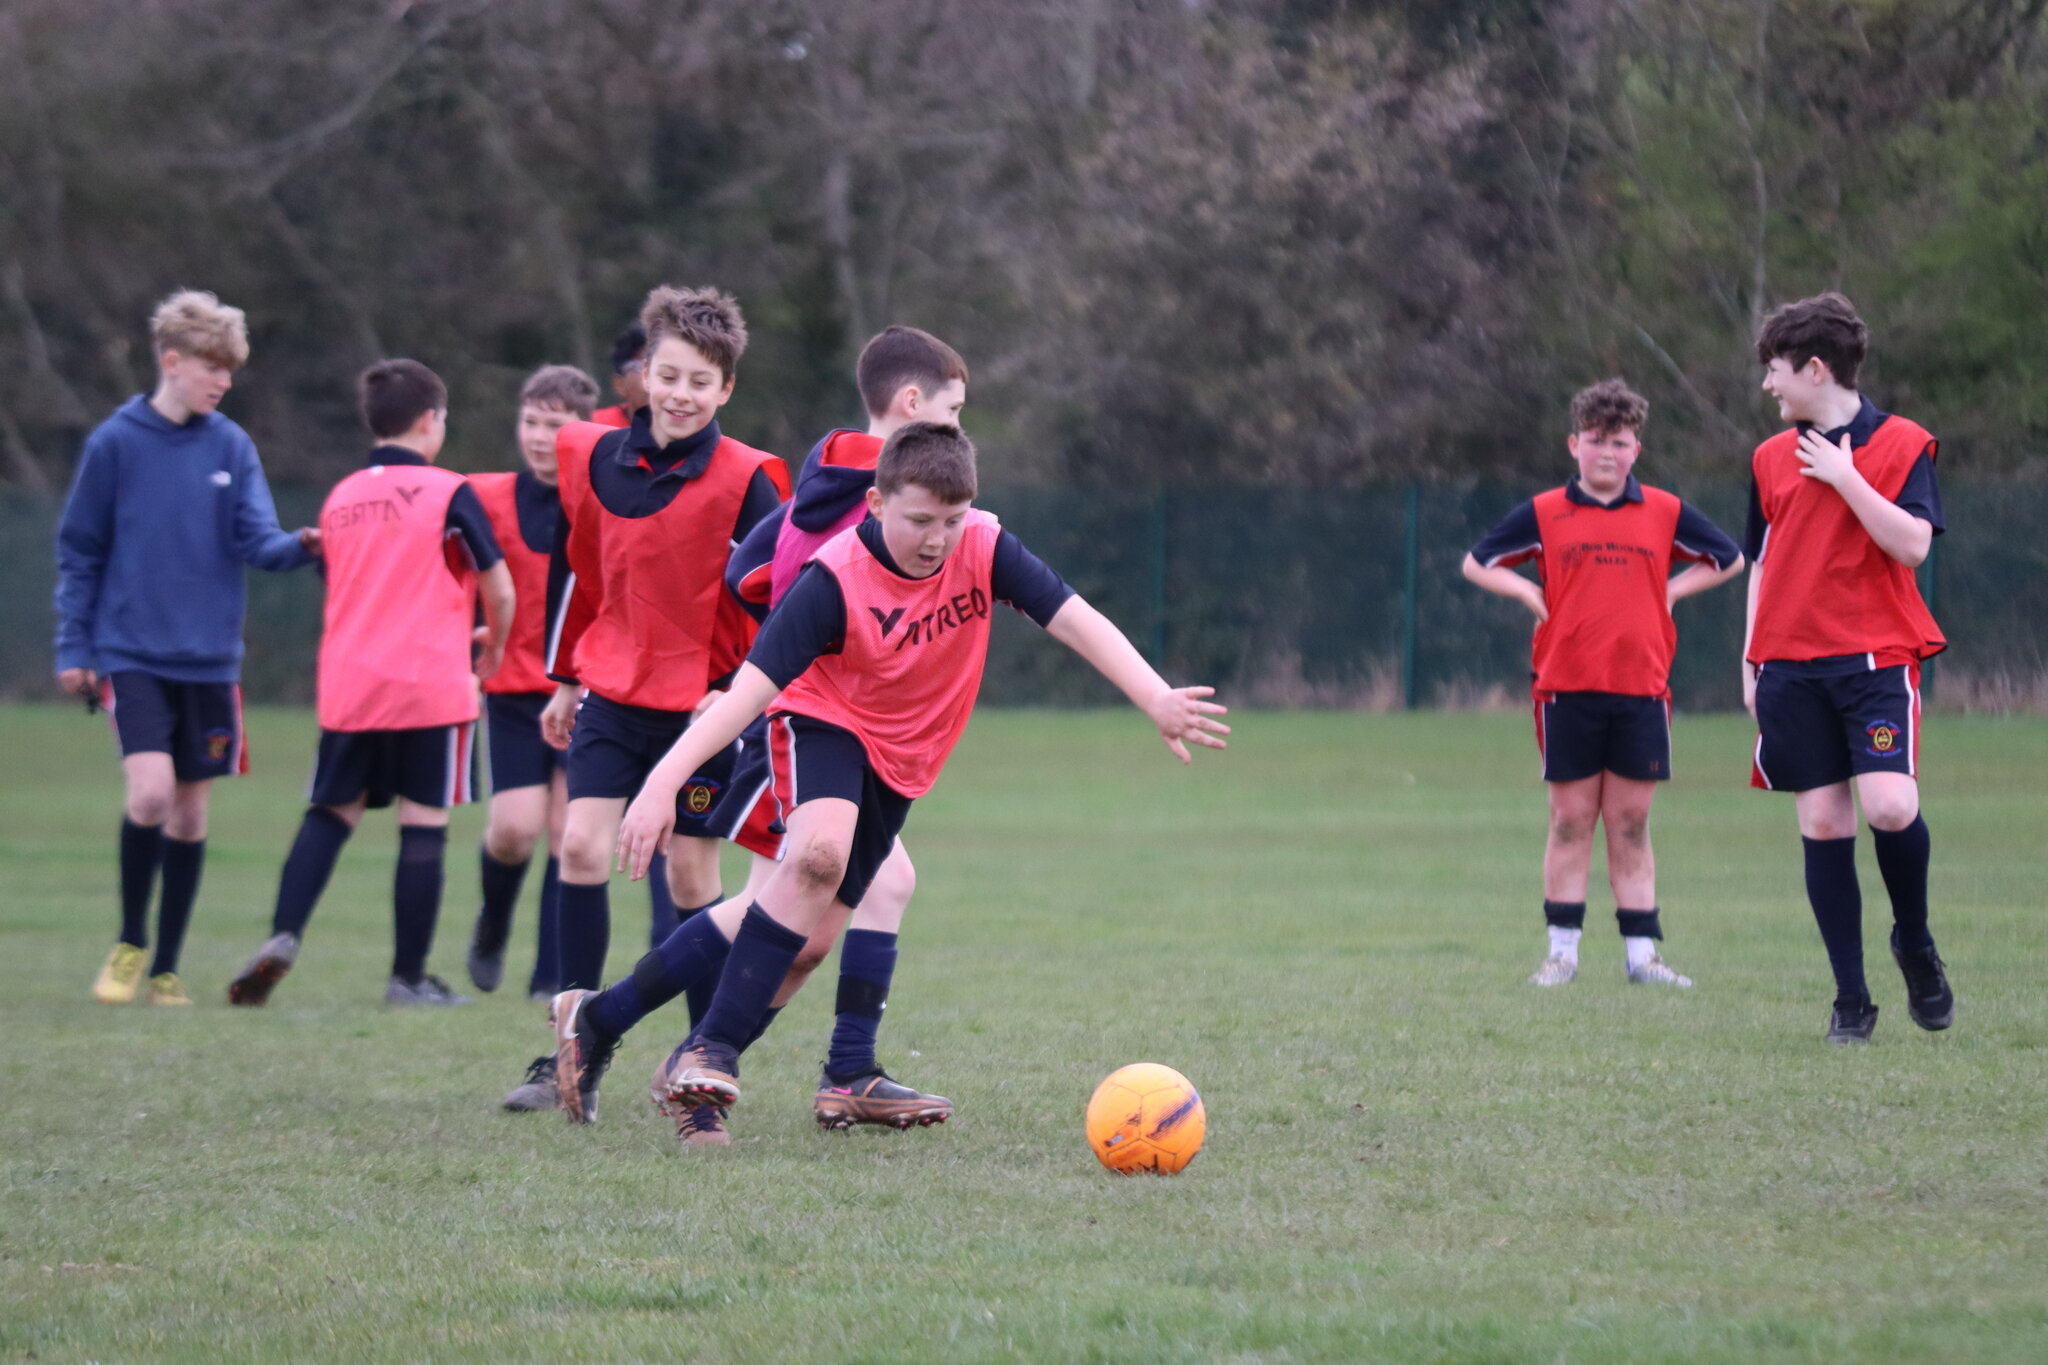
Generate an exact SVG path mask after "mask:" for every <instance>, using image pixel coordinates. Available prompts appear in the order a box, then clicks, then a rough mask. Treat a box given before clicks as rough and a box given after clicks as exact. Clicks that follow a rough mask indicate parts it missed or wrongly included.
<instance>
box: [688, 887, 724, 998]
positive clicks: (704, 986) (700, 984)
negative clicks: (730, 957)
mask: <svg viewBox="0 0 2048 1365" xmlns="http://www.w3.org/2000/svg"><path fill="white" fill-rule="evenodd" d="M722 903H723V898H722V897H721V898H720V899H719V900H715V901H713V902H711V905H700V906H698V907H697V908H696V909H695V910H685V911H683V912H682V914H683V923H685V924H688V923H689V922H690V921H691V920H693V919H695V918H697V916H699V915H701V914H703V913H705V912H706V911H707V910H709V909H711V906H712V905H719V904H722ZM721 941H722V940H721ZM726 946H727V947H730V946H731V945H730V944H727V945H726ZM720 965H721V966H723V965H724V962H723V959H721V960H720ZM717 992H718V974H717V973H716V972H714V973H712V974H711V975H710V976H707V977H705V978H703V979H702V980H700V981H692V982H690V984H689V985H687V986H685V987H684V988H683V999H684V1000H685V1001H686V1002H687V1003H688V1005H689V1009H690V1027H691V1028H693V1029H694V1028H696V1027H697V1025H698V1024H700V1023H702V1022H703V1021H704V1011H706V1010H708V1009H710V1008H711V997H712V996H713V995H715V994H717Z"/></svg>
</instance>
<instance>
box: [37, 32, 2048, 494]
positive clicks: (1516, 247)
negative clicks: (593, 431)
mask: <svg viewBox="0 0 2048 1365" xmlns="http://www.w3.org/2000/svg"><path fill="white" fill-rule="evenodd" d="M2043 9H2044V0H2027V2H2026V3H1998V2H1994V0H1942V2H1937V0H1832V2H1824V0H1658V2H1654V3H1653V2H1649V0H1630V2H1624V3H1595V2H1594V0H1556V2H1553V3H1544V2H1543V0H1428V2H1427V3H1423V2H1421V0H1417V2H1415V3H1406V4H1401V3H1340V2H1339V0H1151V2H1148V0H1136V2H1133V3H1112V2H1111V0H860V3H851V2H850V0H751V2H750V3H746V4H733V3H695V2H693V0H661V2H660V3H657V2H656V0H445V2H440V0H437V2H434V3H407V0H377V2H376V3H369V2H368V0H337V2H336V3H327V4H321V5H318V6H307V5H290V4H278V3H275V0H154V2H152V0H4V3H0V479H4V480H5V481H6V482H7V483H10V484H12V485H14V486H16V487H17V488H21V489H27V490H35V489H42V490H49V491H55V490H59V489H61V487H62V486H63V484H64V482H65V480H66V479H67V477H68V474H69V470H70V467H71V462H72V461H73V459H74V458H75V456H76V451H77V446H78V443H79V441H80V439H81V437H82V436H83V434H84V433H85V432H86V431H87V430H88V429H89V428H90V427H91V425H92V424H93V423H94V422H96V421H97V420H98V419H99V418H100V417H101V416H103V415H104V414H105V412H106V411H107V410H108V409H109V408H110V407H112V406H113V405H114V404H115V403H116V402H118V401H119V400H120V399H122V398H123V397H125V396H126V395H128V394H130V393H133V392H136V391H138V390H140V389H142V388H144V387H146V386H147V384H148V382H149V379H150V357H149V351H148V346H147V341H146V337H145V334H144V329H143V326H142V323H143V319H144V317H145V316H146V314H147V312H148V310H149V308H150V306H151V304H152V303H153V302H154V301H155V300H156V299H157V298H158V297H160V296H161V295H162V294H164V293H165V292H167V291H168V290H170V289H172V288H174V287H177V286H180V285H194V286H200V287H204V288H209V289H212V290H214V291H216V292H217V293H219V294H220V295H221V296H222V297H223V298H224V299H226V300H228V301H230V302H232V303H235V304H238V305H240V306H241V307H243V308H246V309H247V310H248V312H249V315H250V318H251V322H252V326H253V331H254V343H255V357H254V360H253V361H252V363H251V364H250V366H249V367H248V369H247V370H246V371H245V372H244V374H243V376H242V377H241V380H240V382H239V384H238V387H237V390H236V392H235V393H234V394H232V395H230V397H229V399H228V403H227V410H228V411H229V412H230V413H231V414H232V415H233V416H235V417H236V418H237V419H238V420H240V421H242V422H243V423H244V424H245V425H246V426H248V427H249V428H250V430H251V431H252V433H253V434H254V435H255V436H256V438H257V441H258V444H259V446H260V448H261V449H262V451H263V454H264V458H265V461H266V463H267V465H268V467H269V469H270V471H271V475H272V478H273V480H274V481H275V482H277V483H278V484H280V485H286V486H288V485H291V484H293V483H307V484H318V483H325V482H327V481H329V480H331V479H332V478H333V477H335V476H337V475H338V474H339V473H340V472H341V471H342V470H343V469H344V468H345V466H346V462H347V461H348V460H350V459H352V458H354V456H355V453H356V451H357V450H358V448H359V447H360V445H361V444H362V437H361V435H360V433H359V431H358V429H357V427H356V424H355V419H354V414H353V411H352V405H351V381H352V378H353V376H354V374H355V372H356V371H357V369H358V368H359V367H360V366H362V365H363V364H364V363H366V362H368V361H369V360H372V359H374V358H376V357H379V356H385V355H394V354H405V355H413V356H417V357H419V358H421V359H423V360H425V361H427V362H428V363H430V364H432V365H433V366H435V367H436V368H437V369H439V370H440V371H441V372H442V373H443V374H444V375H446V376H447V377H448V378H449V380H450V383H451V386H452V387H453V389H454V394H455V397H454V435H453V445H452V447H451V452H450V455H449V461H450V463H451V464H453V465H454V466H455V467H457V468H479V467H487V466H496V465H500V464H502V463H504V462H505V460H506V459H507V458H508V457H509V456H510V445H509V439H508V438H509V426H510V422H511V416H512V396H513V393H514V390H515V388H516V385H517V383H518V381H519V379H520V377H521V376H522V375H523V374H524V373H525V372H526V371H527V370H529V369H530V368H532V367H533V366H535V365H537V364H540V363H542V362H546V361H569V362H573V363H576V364H580V365H583V366H585V367H586V368H591V369H593V370H597V371H602V369H603V362H604V356H605V351H606V346H607V343H608V342H609V339H610V337H611V336H612V334H613V333H614V332H615V331H616V330H617V328H618V327H619V325H620V324H621V323H622V322H623V321H624V320H625V319H626V318H627V317H629V316H630V315H631V313H632V312H633V311H634V309H635V307H636V305H637V302H638V300H639V298H640V297H641V296H642V294H643V293H644V292H645V291H646V289H647V287H648V286H649V285H650V284H652V283H655V282H657V281H664V280H666V281H673V282H678V283H716V284H718V285H721V286H723V287H725V288H727V289H730V290H732V291H733V292H735V293H736V294H737V295H738V296H739V297H740V299H741V301H742V303H743V304H744V306H745V308H746V311H747V314H748V317H749V320H750V322H751V324H752V327H753V332H754V345H753V349H752V350H751V351H750V352H749V354H748V355H747V357H746V359H745V361H744V362H743V365H742V369H741V379H740V385H739V391H738V396H737V397H736V399H735V401H734V404H733V406H732V407H731V408H730V409H729V410H728V418H727V422H726V425H727V428H728V429H729V430H730V431H731V432H732V433H733V434H734V435H737V436H739V437H741V438H742V439H745V440H748V441H751V442H754V443H756V444H759V445H763V446H766V447H768V448H770V449H773V450H775V451H777V452H779V453H781V454H783V455H785V456H788V457H792V458H798V457H801V455H802V453H803V451H804V450H805V449H806V448H807V447H808V446H809V444H810V442H811V441H812V440H813V439H815V438H816V436H817V435H818V434H819V433H820V432H822V431H823V430H824V429H826V428H827V427H829V426H832V425H835V424H839V423H846V422H855V421H857V420H858V409H857V404H856V402H855V396H854V392H853V387H852V382H851V378H850V375H849V370H850V367H851V361H852V358H853V356H854V354H855V352H856V350H857V349H858V347H859V345H860V343H861V341H862V340H864V339H865V338H866V336H867V335H868V334H869V333H871V332H872V331H874V330H875V329H877V328H878V327H880V326H882V325H883V324H885V323H887V322H890V321H907V322H914V323H917V324H920V325H922V326H925V327H929V328H931V329H933V330H935V331H937V332H939V333H941V334H942V335H944V336H946V337H948V338H949V339H952V340H954V341H955V342H956V344H958V345H959V347H960V348H961V350H962V351H963V352H964V353H965V354H966V356H967V357H968V359H969V361H970V363H971V364H972V365H973V367H974V371H975V383H974V386H973V393H972V397H971V404H970V411H969V426H970V428H971V430H972V431H973V432H974V434H975V436H976V437H977V439H978V440H979V442H980V443H981V445H982V447H983V450H984V452H985V458H986V460H987V462H988V466H989V472H990V473H991V474H992V475H993V474H995V473H996V471H998V470H1000V478H1001V481H1002V482H1003V483H1005V484H1009V485H1018V484H1027V483H1028V484H1039V485H1054V484H1078V485H1116V486H1120V487H1125V488H1129V487H1188V486H1191V485H1208V484H1213V483H1219V482H1220V483H1226V484H1267V485H1275V486H1310V487H1328V486H1344V485H1358V484H1366V483H1374V482H1383V481H1389V480H1406V479H1410V478H1421V479H1423V480H1425V481H1446V480H1449V481H1456V480H1459V479H1469V478H1480V477H1506V478H1511V479H1515V478H1526V477H1527V476H1528V474H1529V471H1531V469H1532V468H1534V467H1536V466H1537V465H1538V464H1539V462H1540V464H1541V465H1542V466H1543V467H1544V468H1546V469H1547V468H1549V467H1552V466H1555V465H1556V464H1557V462H1558V460H1559V459H1560V458H1561V456H1560V452H1559V445H1560V440H1561V435H1562V427H1563V424H1564V406H1565V402H1566V400H1567V399H1568V398H1569V396H1570V394H1571V393H1572V392H1573V391H1574V390H1575V389H1577V388H1578V387H1579V386H1581V385H1582V384H1584V383H1587V382H1589V381H1591V380H1593V379H1596V378H1599V377H1602V376H1604V375H1607V374H1611V373H1621V374H1624V375H1626V376H1627V377H1628V378H1629V379H1630V380H1631V381H1632V382H1634V383H1636V384H1637V385H1638V386H1639V387H1641V388H1642V389H1643V390H1644V391H1645V392H1647V393H1648V394H1649V395H1650V397H1651V399H1652V402H1653V414H1652V419H1651V427H1650V429H1649V432H1648V437H1649V441H1650V453H1651V458H1652V459H1653V460H1654V461H1655V466H1654V467H1655V468H1656V469H1657V470H1659V471H1661V472H1662V473H1663V474H1665V475H1666V476H1671V475H1674V474H1682V473H1686V472H1692V473H1696V474H1699V475H1701V476H1708V475H1715V474H1718V475H1721V476H1723V477H1735V478H1739V477H1740V471H1741V467H1742V461H1743V458H1744V456H1745V454H1746V452H1747V450H1748V449H1749V447H1750V445H1751V444H1752V443H1753V441H1754V440H1755V439H1757V438H1758V437H1759V436H1760V435H1761V434H1763V433H1765V432H1767V431H1768V430H1769V429H1770V427H1771V425H1772V422H1771V416H1770V414H1769V413H1768V411H1767V410H1766V408H1765V407H1764V406H1763V405H1762V404H1761V403H1760V402H1759V400H1758V395H1757V393H1756V387H1755V381H1756V377H1757V372H1756V367H1755V364H1754V362H1753V359H1752V357H1751V355H1750V351H1749V345H1748V342H1749V337H1750V335H1751V330H1752V327H1753V325H1754V324H1755V322H1756V320H1757V318H1758V317H1759V316H1760V314H1761V312H1762V311H1763V310H1765V309H1767V308H1768V307H1769V306H1771V305H1772V304H1774V303H1777V302H1780V301H1783V300H1785V299H1787V298H1791V297H1796V296H1799V295H1802V294H1806V293H1811V292H1813V291H1815V290H1819V289H1822V288H1827V287H1838V288H1842V289H1845V290H1847V291H1848V292H1849V293H1850V294H1851V296H1852V297H1854V298H1855V299H1856V301H1857V302H1858V304H1859V305H1860V306H1861V307H1862V308H1863V310H1864V312H1865V313H1866V315H1867V316H1868V317H1869V319H1870V320H1871V322H1872V324H1873V327H1874V328H1875V331H1876V334H1877V352H1876V360H1875V362H1874V363H1873V364H1872V366H1871V368H1870V370H1869V373H1868V376H1867V382H1866V387H1868V388H1869V389H1870V391H1871V392H1872V393H1873V395H1874V396H1875V397H1876V398H1877V399H1878V400H1879V403H1880V405H1881V406H1886V407H1891V408H1896V409H1898V410H1901V411H1905V412H1908V413H1910V414H1912V415H1914V416H1915V417H1916V418H1918V419H1919V420H1920V421H1922V422H1923V423H1925V424H1926V425H1928V426H1929V427H1931V428H1932V429H1933V430H1934V431H1935V432H1936V433H1937V434H1939V435H1940V436H1942V437H1943V438H1944V442H1945V447H1946V449H1945V466H1944V467H1945V470H1946V472H1947V473H1948V474H1949V475H1950V476H1951V477H1952V478H1954V477H1982V478H2011V477H2031V478H2038V477H2039V476H2040V475H2041V474H2042V473H2043V472H2044V471H2048V439H2044V437H2048V396H2044V392H2048V391H2044V386H2043V383H2042V376H2043V373H2044V369H2048V326H2044V325H2043V318H2044V306H2048V159H2044V152H2048V42H2044V36H2048V35H2044V21H2043ZM1647 468H1649V466H1646V469H1647Z"/></svg>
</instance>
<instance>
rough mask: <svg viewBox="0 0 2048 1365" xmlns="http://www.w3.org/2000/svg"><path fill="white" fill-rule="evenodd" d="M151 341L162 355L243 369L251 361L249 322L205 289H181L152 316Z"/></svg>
mask: <svg viewBox="0 0 2048 1365" xmlns="http://www.w3.org/2000/svg"><path fill="white" fill-rule="evenodd" d="M149 339H150V342H151V344H152V345H153V346H154V347H155V348H156V353H157V354H158V355H162V354H163V353H164V352H165V351H176V352H177V353H178V354H179V355H196V356H198V357H199V358H200V359H202V360H209V361H212V362H213V363H214V364H216V365H223V366H226V367H227V368H228V369H230V370H235V369H240V368H241V367H242V366H243V365H246V364H247V363H248V362H249V319H248V317H247V315H245V314H244V313H243V312H242V310H241V309H239V308H230V307H229V306H228V305H227V304H224V303H222V302H221V301H220V300H219V299H217V298H215V297H214V296H213V295H212V294H209V293H208V292H207V291H205V290H204V289H180V290H179V291H178V292H177V293H175V294H173V295H171V296H170V297H169V298H167V299H165V300H164V301H163V302H162V303H160V304H158V305H157V306H156V311H155V312H154V313H152V314H150V316H149Z"/></svg>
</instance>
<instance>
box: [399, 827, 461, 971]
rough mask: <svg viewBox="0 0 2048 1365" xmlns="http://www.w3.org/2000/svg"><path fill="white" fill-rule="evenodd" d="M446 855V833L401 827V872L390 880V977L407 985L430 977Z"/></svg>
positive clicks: (428, 828)
mask: <svg viewBox="0 0 2048 1365" xmlns="http://www.w3.org/2000/svg"><path fill="white" fill-rule="evenodd" d="M447 852H448V831H447V829H446V828H443V827H432V828H430V827H428V826H426V825H400V826H399V827H398V870H397V872H395V873H394V874H393V875H392V878H391V920H392V933H391V974H392V975H393V976H395V977H397V978H398V979H399V980H400V981H403V982H405V983H406V984H407V985H418V984H419V980H420V978H421V977H422V976H425V975H426V972H427V951H428V950H429V949H430V948H432V947H433V946H434V925H435V923H436V921H438V920H439V919H440V918H441V883H442V880H443V878H444V872H443V864H444V863H445V862H446V855H447Z"/></svg>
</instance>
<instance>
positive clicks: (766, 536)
mask: <svg viewBox="0 0 2048 1365" xmlns="http://www.w3.org/2000/svg"><path fill="white" fill-rule="evenodd" d="M858 434H859V433H858V432H855V431H854V430H853V429H852V428H850V427H839V428H835V429H834V430H832V431H828V432H826V433H825V437H824V439H823V440H821V441H819V442H818V443H817V444H816V445H814V446H812V447H811V453H810V454H809V455H806V456H805V457H804V466H803V469H802V470H801V471H800V472H799V473H798V474H797V476H796V492H795V493H794V494H793V495H792V496H791V498H790V500H789V501H788V502H786V503H784V504H782V506H780V507H778V508H776V509H775V510H774V511H773V512H770V513H769V514H768V515H767V516H765V517H763V518H761V520H760V521H758V522H756V523H754V529H753V530H751V531H749V532H748V533H747V538H746V539H745V540H743V541H741V542H740V544H739V545H738V546H736V547H735V548H734V549H733V552H732V558H731V559H729V560H727V561H726V568H725V586H726V590H727V591H728V592H730V593H731V594H732V595H733V598H734V599H735V600H736V601H738V602H739V604H740V605H741V606H742V607H744V608H745V609H746V610H747V612H748V613H749V614H750V615H751V616H753V618H754V619H755V620H756V621H763V620H766V619H767V617H768V596H767V594H768V577H767V576H768V568H769V565H770V564H771V563H772V562H773V561H774V559H775V542H776V541H777V539H779V538H780V537H781V535H782V523H783V522H784V521H788V522H790V523H792V524H793V525H795V526H796V528H797V529H798V530H799V531H814V532H815V531H822V530H824V529H825V528H826V527H828V526H830V525H831V524H832V523H833V522H835V521H837V520H839V519H840V518H841V517H843V516H845V515H846V514H847V513H848V512H850V511H852V510H853V506H854V504H855V503H857V502H859V501H860V500H861V499H862V498H865V497H866V496H867V495H868V490H869V489H870V488H873V487H874V486H875V471H874V470H873V469H854V468H851V467H849V466H846V465H832V464H826V463H825V447H827V446H829V445H831V444H832V442H833V440H834V439H835V438H836V437H839V436H848V435H858Z"/></svg>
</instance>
